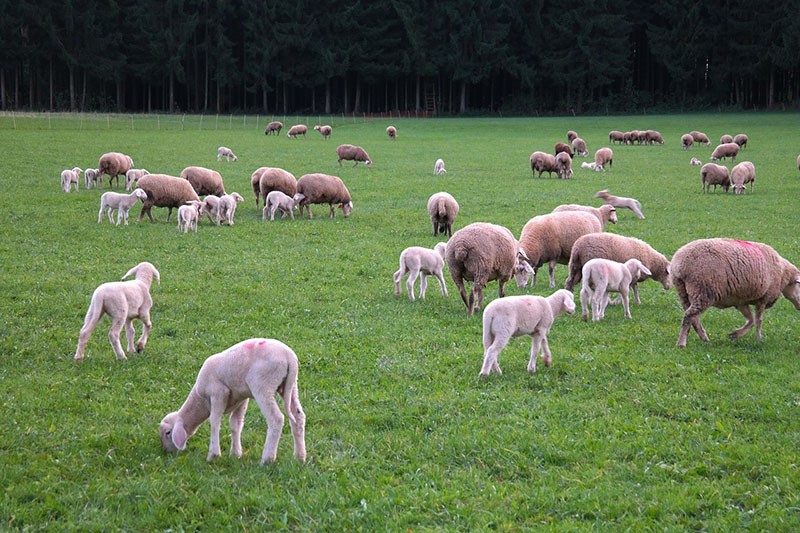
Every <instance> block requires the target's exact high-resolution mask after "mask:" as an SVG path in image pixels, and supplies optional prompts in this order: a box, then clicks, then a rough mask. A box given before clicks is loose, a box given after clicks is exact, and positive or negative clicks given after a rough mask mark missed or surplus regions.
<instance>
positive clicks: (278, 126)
mask: <svg viewBox="0 0 800 533" xmlns="http://www.w3.org/2000/svg"><path fill="white" fill-rule="evenodd" d="M282 129H283V122H278V121H277V120H274V121H272V122H270V123H269V124H267V127H266V128H265V129H264V135H269V134H270V133H274V134H275V135H280V133H281V130H282Z"/></svg>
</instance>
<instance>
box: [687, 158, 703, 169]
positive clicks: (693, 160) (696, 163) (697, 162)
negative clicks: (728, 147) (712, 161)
mask: <svg viewBox="0 0 800 533" xmlns="http://www.w3.org/2000/svg"><path fill="white" fill-rule="evenodd" d="M689 164H690V165H692V166H693V167H695V166H700V165H702V164H703V162H702V161H700V160H699V159H697V158H696V157H693V158H691V159H690V160H689Z"/></svg>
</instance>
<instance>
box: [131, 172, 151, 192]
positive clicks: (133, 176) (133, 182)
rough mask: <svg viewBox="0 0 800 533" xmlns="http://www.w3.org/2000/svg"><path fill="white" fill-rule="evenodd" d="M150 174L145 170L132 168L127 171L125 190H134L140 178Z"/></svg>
mask: <svg viewBox="0 0 800 533" xmlns="http://www.w3.org/2000/svg"><path fill="white" fill-rule="evenodd" d="M148 174H150V172H149V171H148V170H147V169H144V168H132V169H130V170H129V171H127V172H126V173H125V190H126V191H130V190H132V189H133V187H134V185H136V183H137V182H138V181H139V178H141V177H142V176H146V175H148Z"/></svg>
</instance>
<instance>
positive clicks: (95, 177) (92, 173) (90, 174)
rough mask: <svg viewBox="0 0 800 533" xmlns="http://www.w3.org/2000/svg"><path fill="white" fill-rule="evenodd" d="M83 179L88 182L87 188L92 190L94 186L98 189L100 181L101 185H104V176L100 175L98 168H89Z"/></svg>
mask: <svg viewBox="0 0 800 533" xmlns="http://www.w3.org/2000/svg"><path fill="white" fill-rule="evenodd" d="M83 179H84V180H85V181H86V188H87V189H91V188H92V185H94V186H95V188H96V187H97V182H98V181H99V182H100V183H101V184H102V183H103V175H102V174H101V173H100V170H98V169H96V168H87V169H86V170H85V171H84V172H83Z"/></svg>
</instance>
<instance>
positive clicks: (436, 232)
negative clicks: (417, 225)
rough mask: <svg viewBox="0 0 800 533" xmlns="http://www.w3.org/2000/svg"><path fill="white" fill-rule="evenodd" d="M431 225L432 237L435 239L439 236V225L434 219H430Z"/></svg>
mask: <svg viewBox="0 0 800 533" xmlns="http://www.w3.org/2000/svg"><path fill="white" fill-rule="evenodd" d="M431 223H432V224H433V236H434V237H436V236H437V235H438V234H439V224H438V223H437V222H436V220H435V219H432V220H431Z"/></svg>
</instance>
